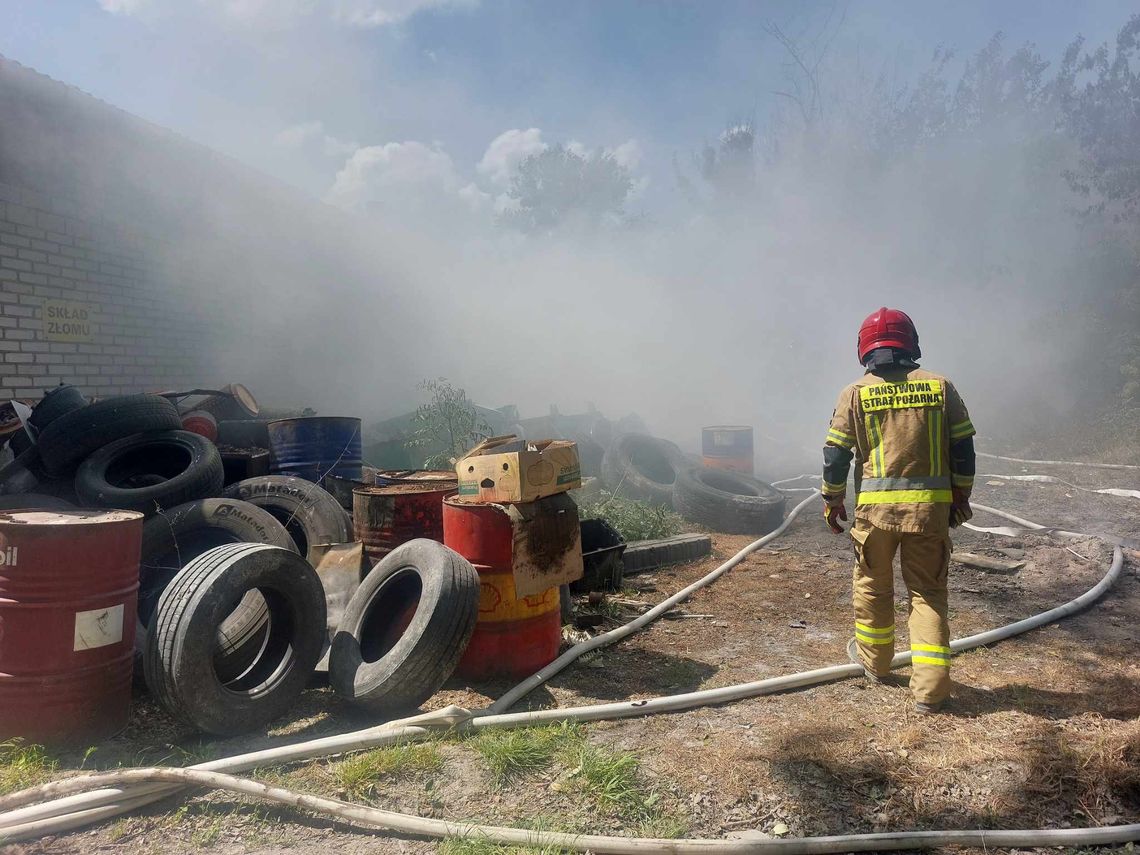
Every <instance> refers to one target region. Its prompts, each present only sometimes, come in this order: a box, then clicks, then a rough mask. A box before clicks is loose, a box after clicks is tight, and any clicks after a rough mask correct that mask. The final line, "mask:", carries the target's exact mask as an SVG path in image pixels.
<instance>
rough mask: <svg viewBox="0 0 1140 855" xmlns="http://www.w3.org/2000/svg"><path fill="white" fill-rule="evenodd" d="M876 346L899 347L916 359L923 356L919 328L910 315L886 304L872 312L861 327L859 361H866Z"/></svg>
mask: <svg viewBox="0 0 1140 855" xmlns="http://www.w3.org/2000/svg"><path fill="white" fill-rule="evenodd" d="M876 347H897V348H898V349H899V350H901V351H903V352H904V353H907V354H908V355H910V356H911V357H912V358H914V359H918V358H919V357H920V356H922V350H921V349H920V348H919V346H918V330H916V329H915V328H914V321H912V320H911V319H910V315H908V314H907V313H906V312H902V311H899V310H898V309H888V308H887V307H886V306H883V308H881V309H879V310H878V311H877V312H872V313H871V314H869V315H868V316H867V319H866V320H865V321H863V326H861V327H859V343H858V348H859V362H861V363H862V362H864V361H865V360H866V359H867V354H869V353H870V352H871V351H872V350H874V349H875V348H876Z"/></svg>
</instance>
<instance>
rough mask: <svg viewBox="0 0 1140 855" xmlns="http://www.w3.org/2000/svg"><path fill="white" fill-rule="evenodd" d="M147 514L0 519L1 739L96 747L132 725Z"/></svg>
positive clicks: (33, 514) (23, 514)
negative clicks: (129, 722) (137, 612)
mask: <svg viewBox="0 0 1140 855" xmlns="http://www.w3.org/2000/svg"><path fill="white" fill-rule="evenodd" d="M142 526H143V516H142V514H139V513H135V512H133V511H12V512H9V513H0V630H2V632H3V641H2V643H0V741H3V740H6V739H10V738H13V737H20V738H22V739H25V740H27V741H28V742H32V743H42V744H45V745H53V746H75V745H91V744H92V743H93V742H94V741H97V740H99V739H103V738H106V737H108V736H112V735H113V734H115V733H117V732H119V731H120V730H122V729H123V728H124V727H126V724H127V716H128V714H129V711H130V701H131V675H132V672H133V669H134V655H135V653H134V651H135V609H136V606H137V599H138V587H139V550H140V548H141V542H142Z"/></svg>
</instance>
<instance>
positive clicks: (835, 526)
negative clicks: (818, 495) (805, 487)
mask: <svg viewBox="0 0 1140 855" xmlns="http://www.w3.org/2000/svg"><path fill="white" fill-rule="evenodd" d="M823 501H824V506H823V518H824V519H825V520H826V521H827V525H828V527H829V528H830V529H831V530H832V531H833V532H835V533H836V534H842V533H843V526H841V525H840V524H839V523H838V522H836V520H837V519H838V520H843V521H844V522H847V508H846V507H845V506H844V505H843V497H842V496H828V495H824V497H823Z"/></svg>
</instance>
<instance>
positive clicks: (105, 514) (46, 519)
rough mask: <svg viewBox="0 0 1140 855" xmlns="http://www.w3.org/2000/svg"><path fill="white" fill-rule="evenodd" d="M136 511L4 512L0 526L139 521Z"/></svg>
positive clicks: (138, 514)
mask: <svg viewBox="0 0 1140 855" xmlns="http://www.w3.org/2000/svg"><path fill="white" fill-rule="evenodd" d="M142 518H143V515H142V514H140V513H139V512H138V511H103V510H99V511H94V510H91V511H85V510H76V511H36V510H28V511H5V512H3V513H0V524H9V525H98V524H100V523H111V522H126V521H128V520H141V519H142Z"/></svg>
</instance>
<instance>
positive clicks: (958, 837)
mask: <svg viewBox="0 0 1140 855" xmlns="http://www.w3.org/2000/svg"><path fill="white" fill-rule="evenodd" d="M814 499H815V495H814V494H813V495H812V496H809V497H808V498H807V499H805V500H804V501H803V502H801V503H800V504H799V505H797V506H796V508H795V509H794V510H793V511H792V513H791V514H789V518H788V520H786V521H785V523H784V525H783V526H781V528H780V529H779V530H777V531H776V532H773V534H772V535H770V536H767V537H766V538H761V539H760V540H759V541H756V542H755V543H753V544H750V545H749V546H748V547H746V548H745V549H744V550H742V551H741V552H740V553H737V555H735V556H733V558H731V559H729V561H728V562H725V564H723V565H721V566H720V567H718V568H716V570H714V571H712V573H710V574H708V576H706V577H705V578H704V579H702V580H699V581H698V582H697V583H694V585H690V586H689V587H688V588H686V589H684V590H683V591H681V592H678V594H675V595H674V596H673V597H670V598H669V599H668V600H666V601H665V602H664V603H662V604H661V605H660V606H658V607H657V609H656V611H657V615H656V616H659V615H660V614H663V613H664V611H666V610H667V609H668V608H670V607H671V606H672V605H675V604H676V602H679V601H680V600H681V599H684V597H685V596H688V595H689V594H691V593H692V592H693V591H695V590H697V589H698V588H699V587H703V585H707V584H711V582H712V581H714V580H715V579H716V578H719V576H721V575H723V574H724V573H725V572H727V571H728V570H729V569H731V568H732V567H733V566H735V565H736V564H737V563H739V562H740V561H741V560H743V558H744V557H745V556H746V555H747V554H749V553H750V552H752V551H754V550H755V549H758V548H760V547H761V546H763V544H764V543H767V542H770V540H771V539H773V538H774V537H775V536H778V534H779V533H781V532H782V531H783V530H784V529H785V528H786V527H787V525H788V523H790V522H791V520H792V519H794V517H795V516H796V515H798V514H799V513H800V512H801V511H802V510H803V509H804V508H805V507H806V506H807V504H808V503H809V502H811V501H813V500H814ZM975 507H977V508H978V509H979V510H987V511H990V510H992V511H993V512H994V513H996V514H998V515H1000V516H1002V517H1004V518H1006V519H1009V520H1011V521H1014V522H1016V523H1018V524H1021V525H1024V526H1025V527H1029V528H1032V529H1035V530H1038V531H1052V530H1050V529H1046V528H1045V527H1044V526H1040V525H1038V524H1037V523H1032V522H1030V521H1028V520H1023V519H1021V518H1019V517H1015V516H1014V515H1012V514H1008V513H1006V512H1003V511H998V510H996V509H990V508H986V507H984V506H975ZM1065 534H1071V533H1069V532H1065ZM1123 564H1124V555H1123V552H1122V550H1121V548H1120V546H1119V545H1117V546H1116V547H1115V549H1114V552H1113V560H1112V563H1111V566H1110V567H1109V569H1108V572H1107V573H1106V574H1105V576H1104V577H1103V578H1102V579H1101V580H1100V581H1099V582H1098V583H1097V584H1096V585H1095V586H1093V587H1092V588H1091V589H1089V590H1088V591H1086V592H1085V593H1084V594H1082V595H1081V596H1079V597H1077V598H1076V599H1074V600H1072V601H1070V602H1068V603H1065V604H1063V605H1061V606H1058V607H1056V608H1054V609H1050V610H1049V611H1047V612H1043V613H1041V614H1039V615H1035V616H1033V617H1030V618H1026V619H1025V620H1022V621H1018V622H1016V623H1014V624H1010V625H1007V626H1004V627H999V628H997V629H993V630H990V631H988V632H983V633H979V634H977V635H974V636H970V637H968V638H963V639H958V640H956V641H953V642H951V645H950V646H951V649H952V650H954V651H955V652H961V651H963V650H968V649H972V648H974V647H978V646H982V645H985V644H992V643H994V642H996V641H1000V640H1002V639H1005V638H1009V637H1011V636H1013V635H1017V634H1020V633H1023V632H1027V631H1029V630H1031V629H1034V628H1036V627H1039V626H1042V625H1044V624H1047V623H1051V622H1053V621H1056V620H1059V619H1061V618H1064V617H1067V616H1069V615H1072V614H1074V613H1076V612H1078V611H1080V610H1081V609H1083V608H1086V607H1087V606H1089V605H1090V604H1092V603H1093V602H1094V601H1095V600H1096V599H1098V598H1099V597H1100V596H1102V595H1103V594H1104V593H1105V592H1106V591H1107V590H1108V589H1109V588H1111V587H1112V585H1113V584H1114V583H1115V582H1116V580H1117V579H1118V578H1119V575H1120V572H1121V569H1122V568H1123ZM710 577H711V578H710ZM662 607H664V608H662ZM649 614H650V613H646V615H641V616H640V617H639V618H638V619H636V620H634V621H631V622H630V624H628V625H627V627H621V628H619V630H627V631H625V632H624V633H622V634H620V635H614V633H618V632H619V630H615V631H614V633H606V634H605V636H608V637H609V639H608V640H606V641H603V642H600V643H599V644H597V645H592V646H591V645H590V643H589V642H587V643H585V644H582V645H577V646H576V647H575V648H572V649H571V650H570V651H567V654H564V655H563V656H562V657H559V660H558V662H560V663H561V665H560V667H558V668H557V669H554V670H552V671H551V674H550V676H552V675H553V674H554V673H557V672H558V671H560V670H562V668H564V667H566V666H567V665H569V664H570V662H572V661H573V660H574V659H576V658H578V657H579V656H581V655H582V654H583V653H585V652H587V651H588V650H589V649H596V647H600V646H602V645H603V644H612V643H614V642H615V641H617V640H619V639H620V638H623V637H625V636H626V635H629V634H630V633H632V632H635V631H636V630H637V629H639V628H641V627H642V626H644V625H645V624H647V623H648V622H649V620H643V619H644V618H646V617H647V615H649ZM651 619H652V618H650V620H651ZM634 624H637V626H633V625H634ZM627 628H628V629H627ZM605 636H599V637H598V638H599V639H600V638H604V637H605ZM597 640H598V639H593V641H597ZM575 650H578V651H579V652H577V654H576V655H574V656H569V654H570V653H574V651H575ZM909 661H910V653H909V652H905V653H900V654H899V655H897V656H896V657H895V658H894V660H893V661H892V663H891V667H892V668H897V667H902V666H904V665H906V664H907V663H909ZM554 664H557V662H556V663H554ZM548 667H549V668H553V665H552V666H548ZM547 670H548V669H543V672H539V674H537V675H535V676H534V677H531V678H529V679H528V680H525V681H523V683H521V684H519V686H517V687H515V689H512V690H511V692H508V693H507V695H504V696H503V698H501V699H500V701H498V702H496V704H495V705H493V707H492V709H489V710H486V711H480V712H479V713H472V712H470V711H468V710H463V709H461V708H458V707H448V708H446V709H443V710H439V711H436V712H432V713H426V714H424V715H421V716H416V717H413V718H410V719H403V720H400V721H396V722H391V723H388V724H385V725H382V726H379V727H376V728H369V729H367V730H364V731H359V732H356V733H349V734H343V735H339V736H333V737H326V738H324V739H318V740H311V741H309V742H304V743H299V744H297V745H292V746H283V747H280V748H273V749H268V750H265V751H259V752H252V753H249V754H244V755H239V756H236V757H230V758H224V759H221V760H215V761H211V762H209V763H203V764H199V765H197V766H194V767H191V768H189V769H168V768H159V769H135V770H127V771H122V772H110V773H101V774H95V775H84V776H77V777H74V778H69V779H65V780H62V781H57V782H54V783H51V784H46V785H44V786H43V787H37V788H32V789H30V790H25V791H23V792H21V793H15V794H13V795H10V796H8V797H5V798H0V811H3V813H0V842H9V841H14V840H20V839H27V838H30V837H38V836H41V835H44V834H58V833H61V832H64V831H69V830H71V829H73V828H76V827H79V826H82V825H87V824H90V823H92V822H97V821H100V820H103V819H107V818H109V817H111V816H115V815H118V814H120V813H123V812H126V811H129V810H133V809H135V808H136V807H139V806H142V805H144V804H147V803H150V802H153V801H156V800H158V799H161V798H164V797H166V796H168V795H171V794H173V793H175V792H177V791H178V790H179V789H181V788H182V787H184V786H187V785H201V786H209V787H214V788H219V789H225V790H229V791H232V792H237V793H242V794H244V795H250V796H254V797H258V798H262V799H265V800H268V801H272V802H275V803H278V804H285V805H290V806H293V807H297V808H302V809H307V810H312V811H315V812H318V813H322V814H326V815H329V816H332V817H335V818H336V819H340V820H345V821H349V822H358V823H361V824H364V825H369V826H376V827H381V828H387V829H390V830H394V831H401V832H406V833H411V834H424V835H429V836H437V837H441V836H460V837H477V838H483V839H486V840H488V841H491V842H495V843H505V844H523V845H535V846H555V847H560V848H565V849H572V850H576V851H587V850H589V851H595V852H615V853H643V852H648V851H652V852H676V853H698V852H718V853H719V852H769V853H775V852H779V853H787V855H792V853H795V855H799V853H814V852H850V851H868V850H887V849H915V848H929V847H939V846H947V845H984V846H1006V847H1015V846H1016V847H1022V846H1066V845H1068V846H1072V845H1096V844H1106V843H1121V842H1126V841H1130V840H1136V839H1140V824H1132V825H1121V826H1114V827H1107V828H1097V829H1049V830H1035V829H1023V830H998V831H981V830H970V831H924V832H897V833H887V834H861V835H838V836H832V837H817V838H796V839H790V840H748V841H739V840H719V839H690V840H659V839H635V838H627V837H607V836H599V835H567V834H554V833H549V832H538V831H530V830H525V829H514V828H503V827H498V826H480V825H474V824H467V823H454V822H446V821H442V820H434V819H428V818H423V817H416V816H410V815H406V814H399V813H394V812H391V811H383V810H379V809H376V808H370V807H366V806H361V805H352V804H347V803H344V802H339V801H337V800H334V799H324V798H321V797H317V796H308V795H302V794H297V793H293V792H290V791H288V790H284V789H281V788H276V787H267V786H266V785H263V784H260V783H258V782H256V781H250V780H246V779H242V778H237V777H234V776H232V775H229V774H224V773H225V772H240V771H248V770H249V769H253V768H256V767H257V766H260V765H264V764H270V763H272V764H281V763H289V762H296V761H299V760H305V759H313V758H315V757H322V756H329V755H332V754H339V753H345V752H349V751H355V750H361V749H364V748H374V747H379V746H382V745H388V744H391V743H393V742H396V741H408V740H413V739H422V738H425V737H427V736H429V735H430V734H432V733H433V732H437V731H438V730H440V729H449V728H458V729H478V728H483V727H524V726H529V725H533V724H537V723H544V722H553V721H593V720H600V719H617V718H628V717H635V716H644V715H650V714H655V713H664V712H675V711H680V710H686V709H692V708H694V707H699V706H707V705H712V704H720V703H727V702H730V701H733V700H740V699H743V698H750V697H757V696H759V695H764V694H771V693H774V692H780V691H787V690H789V689H794V688H802V687H806V686H812V685H818V684H820V683H824V682H829V681H833V680H837V679H843V678H846V677H853V676H857V675H860V674H861V673H862V667H861V666H859V665H856V664H851V663H847V664H843V665H834V666H831V667H827V668H819V669H815V670H812V671H805V672H800V673H798V674H789V675H785V676H782V677H774V678H769V679H767V680H760V681H756V682H752V683H744V684H739V685H735V686H726V687H722V688H717V689H706V690H702V691H696V692H688V693H684V694H680V695H673V696H665V697H658V698H651V699H647V700H641V701H626V702H619V703H611V704H596V705H591V706H584V707H571V708H565V709H550V710H534V711H527V712H520V713H513V714H512V713H507V714H496V713H495V712H493V709H494V706H498V705H500V704H503V702H504V701H506V700H507V698H509V697H511V696H512V695H513V696H515V697H516V698H517V697H522V696H523V695H525V694H526V692H527V691H530V690H531V689H533V688H534V687H535V686H537V685H540V684H541V683H542V682H543V680H542V679H539V678H540V676H541V675H542V674H543V673H544V672H545V671H547ZM512 703H513V701H512ZM92 788H102V789H92ZM43 799H53V800H52V801H46V802H45V801H42V800H43ZM35 802H41V803H39V804H35Z"/></svg>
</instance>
